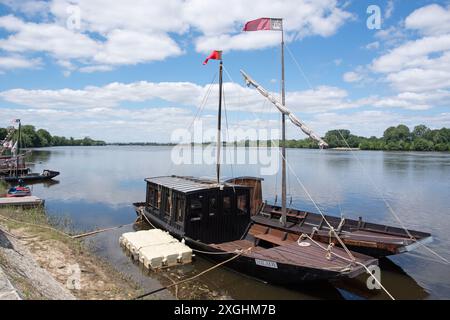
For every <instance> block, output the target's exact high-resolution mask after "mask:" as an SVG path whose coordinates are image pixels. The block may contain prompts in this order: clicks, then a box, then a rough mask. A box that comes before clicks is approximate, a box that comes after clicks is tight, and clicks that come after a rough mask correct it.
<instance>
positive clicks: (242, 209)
mask: <svg viewBox="0 0 450 320" xmlns="http://www.w3.org/2000/svg"><path fill="white" fill-rule="evenodd" d="M237 209H238V214H246V213H247V212H248V201H247V196H246V195H245V194H241V195H238V197H237Z"/></svg>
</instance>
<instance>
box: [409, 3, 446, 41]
mask: <svg viewBox="0 0 450 320" xmlns="http://www.w3.org/2000/svg"><path fill="white" fill-rule="evenodd" d="M405 26H406V28H408V29H414V30H418V31H419V32H421V33H422V34H424V35H438V34H445V33H449V32H450V7H447V8H444V7H441V6H440V5H438V4H431V5H428V6H425V7H422V8H419V9H417V10H415V11H414V12H413V13H412V14H410V15H409V16H408V17H407V18H406V20H405Z"/></svg>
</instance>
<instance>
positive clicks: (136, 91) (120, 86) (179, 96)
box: [0, 81, 361, 113]
mask: <svg viewBox="0 0 450 320" xmlns="http://www.w3.org/2000/svg"><path fill="white" fill-rule="evenodd" d="M208 92H209V93H208ZM224 92H225V102H226V108H227V110H228V111H232V112H233V111H234V112H253V113H277V112H278V111H277V110H276V108H275V107H274V106H272V105H271V104H270V103H269V102H267V101H266V99H265V98H264V97H262V96H261V95H260V94H259V93H258V92H257V91H256V90H253V89H250V88H247V87H244V86H241V85H238V84H236V83H230V82H228V83H224ZM207 93H208V95H207ZM273 94H274V95H275V96H278V94H276V93H273ZM205 96H206V97H207V99H206V102H205V103H204V108H205V109H207V110H212V111H215V110H217V101H218V99H219V97H218V85H217V84H214V85H212V86H211V89H210V90H209V85H205V86H200V85H198V84H195V83H191V82H160V83H153V82H147V81H140V82H133V83H127V84H125V83H118V82H114V83H110V84H108V85H105V86H103V87H96V86H88V87H85V88H84V89H78V90H74V89H68V88H66V89H59V90H26V89H11V90H6V91H3V92H0V98H2V99H3V100H5V101H7V102H11V103H15V104H18V105H21V106H27V107H30V108H34V109H45V110H48V109H58V110H62V109H66V110H79V109H98V108H120V107H121V106H125V105H126V103H127V102H140V103H144V102H145V103H150V102H152V101H159V100H164V101H166V102H169V103H175V104H177V105H180V106H191V107H192V106H193V107H200V106H201V104H202V101H203V97H205ZM286 104H287V106H288V107H289V108H290V109H291V110H292V111H295V112H305V113H318V112H323V111H331V110H339V109H350V108H356V107H358V106H360V105H361V101H351V100H350V99H349V98H348V93H347V92H346V91H345V90H343V89H340V88H337V87H331V86H318V87H316V88H314V89H310V90H304V91H288V92H287V94H286Z"/></svg>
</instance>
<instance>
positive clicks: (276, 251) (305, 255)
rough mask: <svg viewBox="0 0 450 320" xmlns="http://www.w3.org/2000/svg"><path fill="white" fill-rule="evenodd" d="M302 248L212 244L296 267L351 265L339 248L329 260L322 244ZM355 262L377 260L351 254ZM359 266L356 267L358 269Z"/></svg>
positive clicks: (246, 242) (249, 243) (289, 244)
mask: <svg viewBox="0 0 450 320" xmlns="http://www.w3.org/2000/svg"><path fill="white" fill-rule="evenodd" d="M303 244H304V246H300V245H299V244H298V243H297V242H296V241H289V242H287V243H286V244H283V245H280V246H275V247H273V248H268V249H267V248H263V247H260V246H256V245H255V243H254V242H252V241H250V240H237V241H232V242H225V243H221V244H212V245H211V246H212V247H213V248H216V249H219V250H223V251H226V252H234V251H236V250H247V249H248V248H252V250H251V251H250V252H249V253H245V254H244V255H246V256H249V257H251V258H254V259H260V260H269V261H276V262H279V263H285V264H291V265H296V266H302V267H308V268H316V269H326V270H333V271H341V270H343V269H346V268H347V267H349V266H350V265H351V261H350V260H349V259H350V258H349V256H348V254H347V253H346V252H345V251H344V250H343V249H341V248H337V247H334V248H333V249H332V252H333V253H335V254H337V255H339V256H342V257H343V258H345V259H343V258H339V257H337V256H335V255H331V257H330V259H328V258H327V257H326V253H327V252H326V250H325V249H326V246H325V245H323V244H320V246H319V245H318V244H315V243H313V242H311V241H309V240H307V241H303ZM352 254H353V255H354V257H355V259H356V261H358V262H360V263H363V264H365V265H367V266H368V265H372V264H376V263H377V260H376V259H374V258H372V257H369V256H365V255H363V254H359V253H355V252H353V253H352ZM346 259H347V260H346ZM359 267H360V266H356V268H359Z"/></svg>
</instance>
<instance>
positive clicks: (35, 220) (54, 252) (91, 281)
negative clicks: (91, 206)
mask: <svg viewBox="0 0 450 320" xmlns="http://www.w3.org/2000/svg"><path fill="white" fill-rule="evenodd" d="M64 226H67V221H65V220H62V221H61V220H59V221H55V220H54V219H51V218H49V216H47V214H46V213H45V210H44V209H31V210H22V209H16V208H14V209H13V208H0V227H1V229H2V230H4V231H6V232H7V233H8V235H9V236H10V238H11V241H17V242H18V243H20V246H24V247H26V249H27V251H29V252H30V253H31V255H32V258H33V259H34V260H35V261H36V262H37V264H38V265H39V266H40V267H41V268H43V269H45V270H46V271H47V272H48V273H50V275H51V276H52V277H53V278H54V279H55V280H56V281H57V282H58V283H60V284H61V285H62V286H63V287H66V288H67V289H69V290H70V292H71V293H72V294H73V295H74V296H75V297H76V298H78V299H101V300H105V299H107V300H110V299H113V300H117V299H131V298H133V297H135V296H137V295H139V294H140V293H141V290H140V288H139V287H138V285H136V284H135V283H134V282H133V281H132V280H131V279H129V278H127V277H126V276H125V275H123V274H121V273H119V272H118V271H116V270H115V269H114V268H113V267H112V266H111V265H109V264H108V263H106V262H105V261H103V260H101V259H100V258H99V257H97V256H95V255H94V254H93V253H91V252H90V250H89V248H88V247H87V246H86V245H85V244H84V243H83V242H82V241H80V240H76V239H73V238H71V237H70V236H68V235H67V234H65V233H64V232H62V231H60V228H61V227H64ZM0 249H1V248H0ZM0 267H2V268H3V269H4V270H6V271H7V270H13V269H14V261H12V262H11V261H9V262H8V261H6V259H5V257H3V258H2V251H1V250H0ZM75 274H77V277H78V278H79V284H80V286H79V287H78V288H77V287H75V288H74V287H71V286H70V285H68V284H69V282H70V281H71V279H72V278H73V276H74V275H75ZM10 281H11V282H12V283H13V285H15V286H16V287H17V288H26V289H24V292H22V296H23V297H25V298H27V297H30V298H36V297H41V296H40V293H39V292H38V291H39V288H34V291H35V292H33V290H31V289H30V287H32V285H27V286H25V285H24V283H27V279H26V278H25V277H24V278H18V277H17V272H15V273H14V272H11V274H10ZM30 292H31V293H30ZM42 298H43V299H45V297H42Z"/></svg>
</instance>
